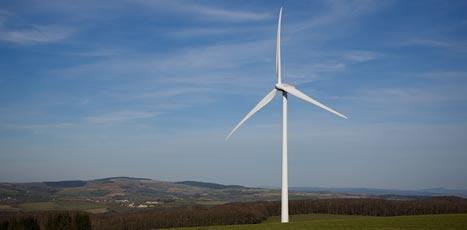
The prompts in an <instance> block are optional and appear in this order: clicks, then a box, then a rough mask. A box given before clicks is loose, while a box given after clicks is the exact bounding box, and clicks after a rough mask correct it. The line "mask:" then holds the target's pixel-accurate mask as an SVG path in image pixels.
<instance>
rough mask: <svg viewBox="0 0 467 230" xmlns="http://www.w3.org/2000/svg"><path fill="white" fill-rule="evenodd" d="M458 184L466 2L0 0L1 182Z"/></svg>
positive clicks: (466, 157) (461, 179) (465, 116)
mask: <svg viewBox="0 0 467 230" xmlns="http://www.w3.org/2000/svg"><path fill="white" fill-rule="evenodd" d="M281 5H283V6H284V15H283V39H282V42H283V44H282V48H283V49H282V54H283V56H282V60H283V67H282V68H283V79H284V81H286V82H289V83H291V84H294V85H296V86H297V87H298V88H300V89H301V90H302V91H303V92H305V93H307V94H309V95H311V96H312V97H314V98H316V99H317V100H319V101H321V102H323V103H325V104H327V105H329V106H331V107H333V108H335V109H336V110H338V111H339V112H342V113H344V114H346V115H348V116H349V117H350V119H349V120H344V119H340V118H338V117H336V116H334V115H332V114H330V113H327V112H325V111H322V110H319V109H318V108H317V107H313V106H311V105H309V104H305V103H303V102H302V101H299V100H298V99H295V98H292V99H291V100H290V103H289V145H290V147H289V168H290V172H289V175H290V178H289V183H290V185H291V186H332V187H377V188H395V189H418V188H429V187H448V188H463V189H466V188H467V184H466V183H465V181H466V177H465V175H467V167H465V165H466V163H467V152H466V150H467V142H466V135H467V90H466V89H467V65H466V63H467V42H466V41H467V15H466V14H465V12H467V3H466V2H465V1H327V0H324V1H189V0H186V1H181V0H174V1H149V0H137V1H125V0H119V1H75V2H68V1H2V2H1V3H0V181H43V180H63V179H93V178H99V177H107V176H119V175H124V176H138V177H148V178H153V179H159V180H169V181H178V180H203V181H211V182H220V183H226V184H243V185H253V186H279V185H280V139H281V112H280V99H279V97H277V98H276V99H275V100H274V101H273V103H272V104H270V105H268V106H267V107H266V108H265V109H264V110H261V111H260V112H259V113H258V114H257V115H255V116H254V117H253V118H252V119H251V120H249V121H248V122H247V123H246V124H245V125H244V126H242V127H241V128H240V129H239V130H238V132H237V133H236V134H235V135H234V136H233V137H232V139H231V140H230V141H228V142H225V141H224V138H225V136H226V135H227V133H228V132H229V131H230V129H231V128H232V127H233V126H234V125H235V124H236V123H237V122H238V121H239V120H240V119H241V118H242V117H243V116H244V114H245V113H246V112H248V110H249V109H251V107H252V106H253V105H255V104H256V103H257V101H258V100H259V99H260V98H262V97H263V96H264V95H265V94H266V93H267V92H268V91H269V90H270V89H271V87H272V86H273V84H274V81H275V77H274V42H275V41H274V39H275V26H276V20H277V13H278V10H279V8H280V6H281Z"/></svg>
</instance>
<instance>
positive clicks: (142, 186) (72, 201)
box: [0, 177, 359, 213]
mask: <svg viewBox="0 0 467 230" xmlns="http://www.w3.org/2000/svg"><path fill="white" fill-rule="evenodd" d="M280 196H281V193H280V190H279V189H266V188H250V187H245V186H240V185H223V184H217V183H208V182H199V181H180V182H167V181H156V180H152V179H148V178H132V177H108V178H101V179H95V180H87V181H85V180H67V181H47V182H35V183H0V213H1V212H2V211H12V210H15V211H37V210H70V209H71V210H86V211H89V212H108V211H116V212H121V211H128V210H133V209H138V208H155V207H177V206H186V205H216V204H224V203H229V202H248V201H270V200H279V199H280ZM290 197H291V199H314V198H324V197H326V198H332V197H349V196H348V195H343V196H341V195H340V194H335V193H334V194H326V193H315V192H291V193H290ZM352 197H359V196H352Z"/></svg>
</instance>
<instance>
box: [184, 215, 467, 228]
mask: <svg viewBox="0 0 467 230" xmlns="http://www.w3.org/2000/svg"><path fill="white" fill-rule="evenodd" d="M279 221H280V218H279V217H277V216H276V217H271V218H269V219H267V220H266V221H264V222H263V223H261V224H248V225H226V226H210V227H195V228H182V229H184V230H189V229H207V230H211V229H245V230H256V229H264V230H266V229H273V230H274V229H320V230H321V229H323V230H334V229H346V230H354V229H355V230H357V229H365V230H373V229H374V230H377V229H384V230H396V229H398V230H400V229H410V230H435V229H436V230H438V229H439V230H441V229H442V230H445V229H446V230H457V229H459V230H461V229H467V214H444V215H419V216H396V217H369V216H348V215H320V214H311V215H294V216H291V219H290V223H288V224H281V223H279Z"/></svg>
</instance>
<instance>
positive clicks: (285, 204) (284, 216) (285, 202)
mask: <svg viewBox="0 0 467 230" xmlns="http://www.w3.org/2000/svg"><path fill="white" fill-rule="evenodd" d="M281 201H282V204H281V208H282V210H281V222H282V223H288V222H289V183H288V169H287V92H284V91H282V197H281Z"/></svg>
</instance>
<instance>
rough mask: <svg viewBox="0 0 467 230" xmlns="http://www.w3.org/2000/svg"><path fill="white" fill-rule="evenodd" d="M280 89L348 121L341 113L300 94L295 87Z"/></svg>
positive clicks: (288, 86)
mask: <svg viewBox="0 0 467 230" xmlns="http://www.w3.org/2000/svg"><path fill="white" fill-rule="evenodd" d="M281 89H282V90H284V91H286V92H287V93H290V94H292V95H293V96H295V97H298V98H300V99H302V100H304V101H306V102H309V103H311V104H313V105H316V106H318V107H320V108H322V109H324V110H327V111H328V112H331V113H334V114H336V115H337V116H339V117H342V118H345V119H348V118H347V117H346V116H345V115H343V114H341V113H339V112H337V111H335V110H333V109H331V108H329V107H327V106H325V105H323V104H321V103H320V102H319V101H316V100H315V99H313V98H311V97H309V96H307V95H306V94H304V93H302V92H301V91H300V90H298V89H297V88H295V87H293V86H291V85H282V87H281Z"/></svg>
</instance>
